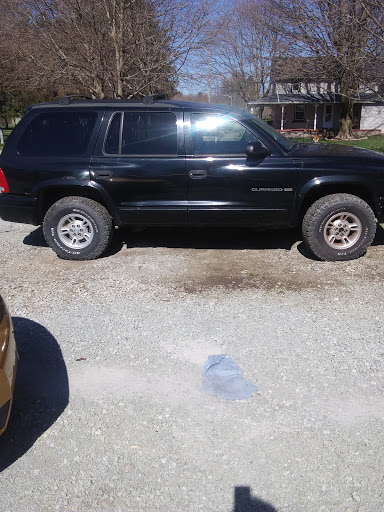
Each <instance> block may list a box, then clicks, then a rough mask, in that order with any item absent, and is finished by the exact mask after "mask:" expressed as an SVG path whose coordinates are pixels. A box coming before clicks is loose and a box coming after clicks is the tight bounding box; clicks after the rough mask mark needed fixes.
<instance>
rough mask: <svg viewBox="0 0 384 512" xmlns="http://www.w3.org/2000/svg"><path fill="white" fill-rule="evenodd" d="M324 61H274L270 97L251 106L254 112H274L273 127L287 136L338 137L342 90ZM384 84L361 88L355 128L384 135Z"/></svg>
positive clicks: (260, 99) (302, 58) (300, 59)
mask: <svg viewBox="0 0 384 512" xmlns="http://www.w3.org/2000/svg"><path fill="white" fill-rule="evenodd" d="M321 64H322V58H314V57H299V58H278V59H274V60H273V62H272V66H271V88H270V92H269V94H268V95H267V96H265V97H263V98H259V99H257V100H255V101H251V102H249V103H248V108H249V109H250V110H251V112H254V113H257V112H258V111H260V107H261V108H263V107H266V106H269V107H271V109H272V115H271V124H272V126H273V127H274V128H276V129H278V130H283V131H287V132H293V134H294V132H296V131H298V132H303V130H309V131H310V132H315V133H316V132H325V133H327V134H330V135H332V134H335V135H336V134H337V132H338V131H339V126H340V121H339V118H340V86H339V84H338V83H337V82H336V81H332V80H331V79H330V78H329V77H327V76H326V74H325V72H324V71H322V70H323V69H325V66H322V65H321ZM383 98H384V84H383V83H381V84H378V83H372V84H370V86H369V87H368V86H361V87H360V89H359V91H358V93H357V95H356V96H355V99H354V101H355V103H354V114H353V121H352V128H353V129H354V130H357V131H359V132H372V133H384V101H383Z"/></svg>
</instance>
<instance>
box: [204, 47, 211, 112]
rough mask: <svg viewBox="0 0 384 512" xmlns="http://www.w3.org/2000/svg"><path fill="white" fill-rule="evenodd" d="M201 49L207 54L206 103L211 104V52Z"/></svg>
mask: <svg viewBox="0 0 384 512" xmlns="http://www.w3.org/2000/svg"><path fill="white" fill-rule="evenodd" d="M203 49H204V50H205V51H206V52H207V53H208V103H211V50H207V49H206V48H203Z"/></svg>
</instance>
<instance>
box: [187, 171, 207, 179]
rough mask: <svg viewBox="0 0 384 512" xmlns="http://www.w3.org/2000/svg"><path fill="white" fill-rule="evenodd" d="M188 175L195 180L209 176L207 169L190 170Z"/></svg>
mask: <svg viewBox="0 0 384 512" xmlns="http://www.w3.org/2000/svg"><path fill="white" fill-rule="evenodd" d="M188 176H189V177H190V178H192V179H193V180H203V179H204V178H206V177H207V171H204V170H196V171H189V173H188Z"/></svg>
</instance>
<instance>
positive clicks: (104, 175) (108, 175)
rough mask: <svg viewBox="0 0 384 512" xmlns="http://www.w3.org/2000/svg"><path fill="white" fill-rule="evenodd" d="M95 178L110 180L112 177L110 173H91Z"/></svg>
mask: <svg viewBox="0 0 384 512" xmlns="http://www.w3.org/2000/svg"><path fill="white" fill-rule="evenodd" d="M92 172H93V175H94V177H95V178H111V177H112V176H113V172H112V171H92Z"/></svg>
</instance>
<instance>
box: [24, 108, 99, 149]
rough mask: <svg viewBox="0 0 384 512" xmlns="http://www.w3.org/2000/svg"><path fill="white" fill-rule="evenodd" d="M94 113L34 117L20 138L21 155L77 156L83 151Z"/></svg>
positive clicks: (59, 113)
mask: <svg viewBox="0 0 384 512" xmlns="http://www.w3.org/2000/svg"><path fill="white" fill-rule="evenodd" d="M96 118H97V113H96V112H89V111H87V112H46V113H44V114H40V115H38V116H36V117H35V118H34V119H33V120H32V121H31V123H30V124H29V125H28V127H27V128H26V130H25V131H24V133H23V135H22V136H21V138H20V141H19V144H18V146H17V150H18V152H19V154H20V155H23V156H79V155H82V154H83V153H85V151H86V149H87V146H88V142H89V139H90V138H91V135H92V131H93V128H94V126H95V123H96Z"/></svg>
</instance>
